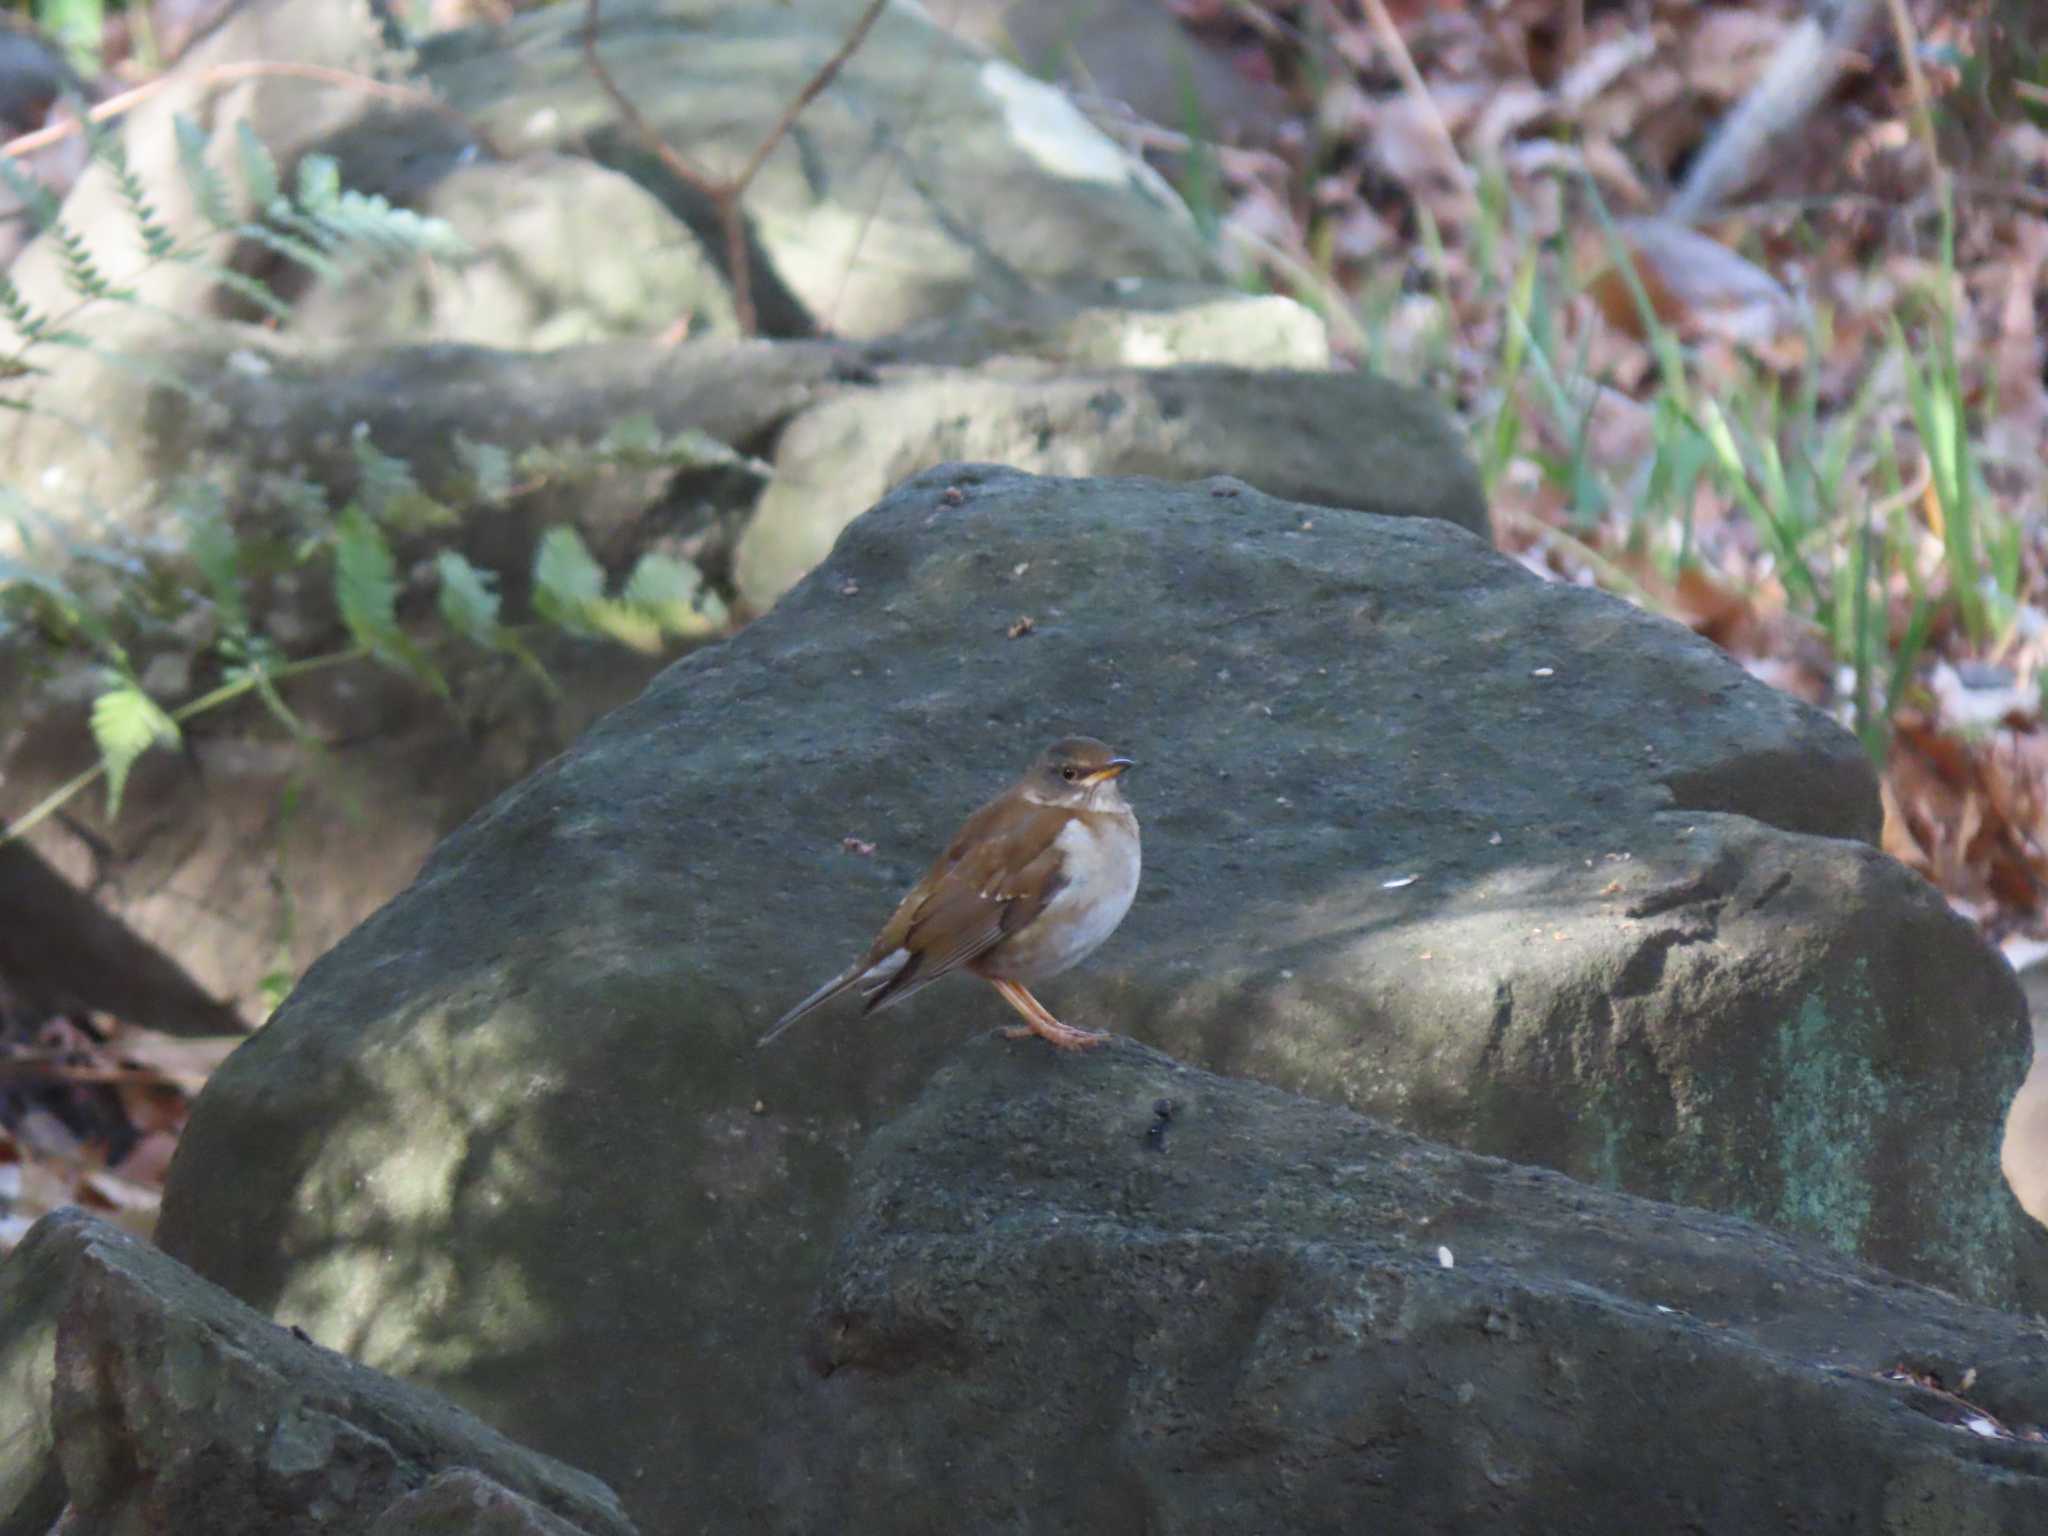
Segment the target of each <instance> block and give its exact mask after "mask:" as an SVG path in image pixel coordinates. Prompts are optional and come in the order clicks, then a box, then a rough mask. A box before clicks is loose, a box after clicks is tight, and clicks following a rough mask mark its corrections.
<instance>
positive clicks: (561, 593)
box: [533, 523, 604, 635]
mask: <svg viewBox="0 0 2048 1536" xmlns="http://www.w3.org/2000/svg"><path fill="white" fill-rule="evenodd" d="M603 601H604V567H603V566H601V565H599V564H598V563H597V560H596V558H595V557H594V556H593V555H592V554H591V553H590V550H589V547H588V546H587V545H585V544H584V542H583V535H582V534H580V533H578V532H577V531H576V530H575V529H574V528H572V527H570V526H569V525H568V524H566V523H562V524H558V525H556V526H555V527H553V528H550V529H549V530H548V531H547V532H546V533H544V534H542V535H541V540H540V548H539V549H538V550H537V551H536V552H535V554H534V560H533V610H534V612H535V613H538V614H539V615H540V616H541V617H542V618H543V619H546V620H547V621H548V622H549V623H550V624H553V625H555V626H556V627H557V628H559V629H564V630H567V631H568V632H569V633H571V634H576V635H587V634H590V633H591V632H592V630H593V629H594V628H595V625H594V623H593V617H592V616H593V614H594V613H595V611H596V608H597V605H598V604H599V603H601V602H603Z"/></svg>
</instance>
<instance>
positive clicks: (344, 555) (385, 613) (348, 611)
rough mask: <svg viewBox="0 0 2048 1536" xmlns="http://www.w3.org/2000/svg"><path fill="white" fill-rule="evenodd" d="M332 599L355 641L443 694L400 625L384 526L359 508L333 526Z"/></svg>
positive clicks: (437, 675)
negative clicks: (380, 525) (377, 523)
mask: <svg viewBox="0 0 2048 1536" xmlns="http://www.w3.org/2000/svg"><path fill="white" fill-rule="evenodd" d="M334 602H335V606H336V607H337V608H338V609H340V610H341V621H342V623H344V624H345V625H347V626H348V632H349V634H351V635H352V636H354V637H355V641H356V643H357V644H358V645H360V646H362V647H363V648H364V649H365V650H367V651H369V653H370V654H371V655H372V656H374V657H376V658H377V660H379V661H381V662H383V663H384V664H385V665H386V666H388V667H393V668H396V669H397V670H398V671H401V672H409V673H411V674H412V675H413V676H414V677H417V678H418V679H420V681H422V682H424V683H425V684H426V685H427V686H428V687H430V688H432V689H433V690H434V691H435V692H436V693H438V694H441V695H443V696H446V694H447V692H448V685H447V683H446V681H445V680H444V679H443V678H442V677H441V674H440V672H439V670H438V669H436V668H435V666H434V665H433V663H432V662H430V661H428V659H427V658H426V655H425V654H424V653H423V652H422V651H421V650H420V648H419V647H418V646H416V645H414V644H413V642H412V640H411V638H410V637H409V636H408V635H407V634H406V633H405V631H404V630H403V629H401V628H400V627H399V624H398V562H397V560H396V559H395V558H394V557H393V555H392V553H391V545H390V544H389V543H388V542H387V541H386V540H385V537H384V530H383V529H381V528H379V527H378V526H377V525H376V523H375V522H373V521H371V519H370V515H369V514H368V513H367V512H365V511H363V509H362V508H361V507H357V506H351V507H349V508H348V509H347V510H346V511H344V512H343V513H342V514H341V518H340V521H339V522H337V523H336V524H335V529H334Z"/></svg>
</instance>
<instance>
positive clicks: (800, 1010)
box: [754, 960, 868, 1050]
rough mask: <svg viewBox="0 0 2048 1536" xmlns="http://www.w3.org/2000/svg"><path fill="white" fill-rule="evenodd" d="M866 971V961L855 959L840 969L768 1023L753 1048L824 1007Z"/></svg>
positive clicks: (762, 1044)
mask: <svg viewBox="0 0 2048 1536" xmlns="http://www.w3.org/2000/svg"><path fill="white" fill-rule="evenodd" d="M867 972H868V966H867V962H866V961H864V960H856V961H855V962H854V963H853V964H852V965H850V966H848V967H847V968H846V969H845V970H843V971H841V972H840V973H839V974H838V975H837V976H834V977H833V978H832V979H831V980H830V981H828V982H826V983H825V985H823V986H822V987H820V988H818V990H817V991H815V992H813V993H812V994H811V995H810V996H809V997H807V998H805V999H804V1000H803V1001H802V1002H800V1003H798V1004H797V1005H796V1006H795V1007H794V1008H792V1009H790V1010H789V1012H787V1013H785V1014H784V1015H783V1016H782V1017H781V1018H779V1019H777V1020H776V1021H775V1022H774V1024H772V1025H770V1026H769V1029H768V1033H767V1034H765V1035H763V1036H762V1037H761V1038H760V1039H759V1040H756V1041H755V1042H754V1049H755V1050H759V1049H760V1048H761V1047H762V1046H764V1045H766V1044H767V1043H768V1042H769V1041H771V1040H773V1039H774V1038H775V1037H776V1036H777V1035H779V1034H781V1033H782V1032H783V1031H784V1030H785V1029H787V1028H789V1026H790V1025H792V1024H794V1023H795V1022H796V1021H797V1020H798V1019H800V1018H802V1017H803V1016H804V1015H805V1014H807V1013H809V1012H810V1011H811V1010H812V1009H814V1008H822V1007H824V1006H825V1004H827V1003H829V1002H831V1001H832V999H833V998H835V997H837V996H838V995H839V994H840V993H842V992H844V991H845V990H846V989H847V988H848V987H850V986H852V985H853V984H854V983H855V982H857V981H859V980H860V979H861V977H863V976H865V975H866V974H867Z"/></svg>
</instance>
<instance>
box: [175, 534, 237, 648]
mask: <svg viewBox="0 0 2048 1536" xmlns="http://www.w3.org/2000/svg"><path fill="white" fill-rule="evenodd" d="M185 548H186V549H187V551H189V552H190V554H191V556H192V563H193V564H194V565H196V566H198V567H199V574H200V576H201V577H203V578H204V579H205V581H206V587H207V590H208V591H209V592H211V593H212V594H213V605H214V607H215V608H216V609H217V610H218V611H219V613H220V621H221V626H222V628H223V629H225V630H227V631H228V632H229V633H231V634H241V633H244V632H246V631H247V630H248V628H249V604H248V600H247V599H246V598H245V597H244V595H243V592H242V549H241V546H240V545H239V544H238V543H236V542H235V534H234V530H233V529H231V528H230V527H228V521H227V519H226V518H225V517H223V516H221V514H220V513H219V512H218V511H217V510H215V511H209V512H203V513H200V514H198V515H196V516H190V517H188V518H187V520H186V540H185Z"/></svg>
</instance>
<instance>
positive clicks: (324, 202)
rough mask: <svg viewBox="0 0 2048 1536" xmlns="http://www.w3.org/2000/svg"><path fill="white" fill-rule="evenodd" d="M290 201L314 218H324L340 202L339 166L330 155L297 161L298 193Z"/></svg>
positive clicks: (308, 157)
mask: <svg viewBox="0 0 2048 1536" xmlns="http://www.w3.org/2000/svg"><path fill="white" fill-rule="evenodd" d="M292 201H293V202H295V203H296V204H298V206H299V209H300V211H301V212H303V213H307V214H310V215H311V216H312V217H314V218H323V217H325V216H326V215H327V213H328V212H329V211H331V210H332V209H333V208H334V206H335V205H336V204H337V203H339V202H340V201H341V166H340V165H339V164H337V163H336V161H335V159H334V157H333V156H332V155H307V156H306V157H305V158H303V159H302V160H300V161H299V186H298V193H297V195H296V196H295V197H294V198H293V199H292Z"/></svg>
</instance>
